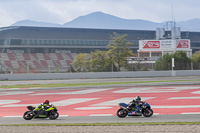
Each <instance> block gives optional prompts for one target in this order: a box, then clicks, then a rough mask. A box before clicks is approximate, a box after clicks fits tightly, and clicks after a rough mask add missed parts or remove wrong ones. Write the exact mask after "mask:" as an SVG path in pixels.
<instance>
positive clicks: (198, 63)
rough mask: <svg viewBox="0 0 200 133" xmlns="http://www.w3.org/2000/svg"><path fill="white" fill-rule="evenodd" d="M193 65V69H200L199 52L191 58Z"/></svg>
mask: <svg viewBox="0 0 200 133" xmlns="http://www.w3.org/2000/svg"><path fill="white" fill-rule="evenodd" d="M191 60H192V62H193V64H194V66H193V67H194V69H199V68H200V51H196V52H195V53H194V54H193V55H192V58H191Z"/></svg>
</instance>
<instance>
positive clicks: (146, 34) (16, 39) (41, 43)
mask: <svg viewBox="0 0 200 133" xmlns="http://www.w3.org/2000/svg"><path fill="white" fill-rule="evenodd" d="M114 32H116V33H118V34H128V37H127V40H128V42H132V43H133V44H134V45H133V46H132V47H131V48H132V50H133V53H137V50H138V48H139V40H144V39H148V40H150V39H155V38H156V31H145V30H115V29H85V28H60V27H59V28H55V27H27V26H11V27H3V28H0V71H1V72H13V73H24V72H25V73H27V72H67V71H69V67H70V63H71V62H72V61H73V59H74V57H75V56H76V55H77V54H78V53H90V52H91V51H94V50H97V49H99V50H106V46H107V45H108V44H109V41H110V36H111V35H112V34H113V33H114ZM169 34H170V32H169V31H166V35H169ZM181 38H182V39H190V41H191V47H190V48H191V49H192V50H193V52H194V51H196V50H199V49H200V32H188V31H187V32H181Z"/></svg>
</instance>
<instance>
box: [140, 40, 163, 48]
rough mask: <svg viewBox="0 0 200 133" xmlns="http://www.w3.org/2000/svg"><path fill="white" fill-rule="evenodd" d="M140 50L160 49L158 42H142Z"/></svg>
mask: <svg viewBox="0 0 200 133" xmlns="http://www.w3.org/2000/svg"><path fill="white" fill-rule="evenodd" d="M142 48H143V49H146V48H147V49H149V48H150V49H151V48H160V41H142Z"/></svg>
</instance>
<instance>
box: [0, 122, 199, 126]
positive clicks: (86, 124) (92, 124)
mask: <svg viewBox="0 0 200 133" xmlns="http://www.w3.org/2000/svg"><path fill="white" fill-rule="evenodd" d="M128 125H200V122H151V123H63V124H62V123H60V124H2V125H0V126H128Z"/></svg>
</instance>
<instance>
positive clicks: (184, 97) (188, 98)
mask: <svg viewBox="0 0 200 133" xmlns="http://www.w3.org/2000/svg"><path fill="white" fill-rule="evenodd" d="M169 99H200V97H171V98H169Z"/></svg>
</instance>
